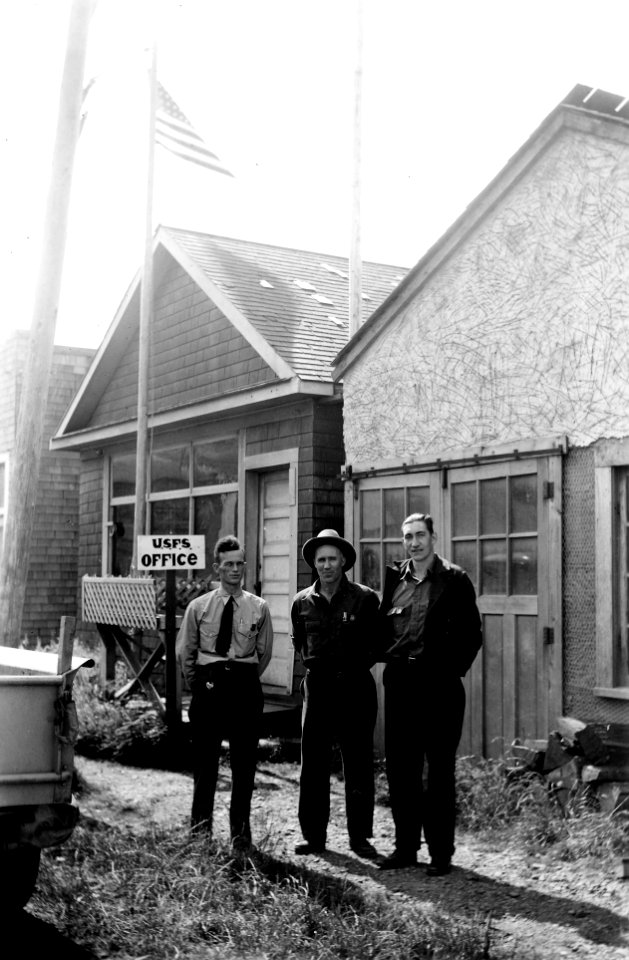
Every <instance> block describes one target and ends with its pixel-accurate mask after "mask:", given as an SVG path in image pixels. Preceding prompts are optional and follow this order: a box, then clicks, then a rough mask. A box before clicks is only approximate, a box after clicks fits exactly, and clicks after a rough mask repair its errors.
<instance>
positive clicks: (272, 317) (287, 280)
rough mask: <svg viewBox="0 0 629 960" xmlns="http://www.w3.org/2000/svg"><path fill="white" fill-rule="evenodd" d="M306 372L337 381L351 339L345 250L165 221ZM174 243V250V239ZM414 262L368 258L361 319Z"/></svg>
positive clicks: (165, 232)
mask: <svg viewBox="0 0 629 960" xmlns="http://www.w3.org/2000/svg"><path fill="white" fill-rule="evenodd" d="M157 236H158V239H159V238H160V237H161V238H162V239H163V240H167V238H168V237H170V238H171V239H172V240H173V241H174V243H175V244H176V245H177V246H179V247H180V248H181V249H182V250H183V251H185V253H186V254H187V255H188V256H189V257H190V258H191V259H192V260H193V261H194V262H195V263H196V264H197V265H198V267H199V268H200V269H201V270H202V271H203V273H204V275H205V276H206V277H207V278H208V280H210V281H211V282H212V283H213V284H215V285H216V287H218V288H219V290H221V292H222V293H223V294H224V296H225V297H226V298H227V299H228V300H230V301H231V303H232V304H233V305H234V306H235V307H236V308H237V309H238V310H239V311H240V312H241V313H242V314H243V315H244V316H245V317H246V318H247V320H249V322H250V323H251V324H252V325H253V326H254V327H255V328H256V330H257V331H258V333H260V335H261V336H263V337H264V338H265V339H266V340H267V341H268V343H269V344H270V345H271V346H272V347H273V349H274V350H275V351H276V352H277V353H278V354H279V356H280V357H282V359H284V360H285V361H286V362H287V363H288V364H289V366H290V367H291V368H292V370H293V371H294V373H295V374H296V375H297V376H298V377H300V378H301V379H304V380H324V381H331V379H332V376H331V361H332V358H333V357H334V356H335V355H336V354H337V353H338V351H339V350H340V349H341V348H342V347H343V346H344V345H345V344H346V343H347V339H348V336H349V334H348V327H349V323H348V314H349V265H348V259H347V258H346V257H337V256H330V255H329V254H323V253H312V252H310V251H306V250H294V249H292V248H289V247H278V246H270V245H268V244H264V243H252V242H251V241H248V240H235V239H230V238H227V237H217V236H212V235H208V234H205V233H196V232H193V231H190V230H182V229H179V228H176V227H168V226H164V227H161V228H160V230H159V231H158V235H157ZM168 246H169V249H170V250H171V252H173V250H172V247H171V245H170V244H169V245H168ZM406 272H407V268H405V267H398V266H389V265H386V264H380V263H370V262H363V264H362V320H366V319H367V317H368V316H369V315H370V314H371V313H372V312H373V311H374V310H375V309H376V307H378V306H379V305H380V304H381V303H382V302H383V300H385V299H386V297H387V296H388V295H389V294H390V293H391V292H392V290H394V289H395V287H397V285H398V284H399V282H400V281H401V280H402V279H403V277H404V275H405V274H406Z"/></svg>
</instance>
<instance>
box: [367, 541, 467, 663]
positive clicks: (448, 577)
mask: <svg viewBox="0 0 629 960" xmlns="http://www.w3.org/2000/svg"><path fill="white" fill-rule="evenodd" d="M408 562H409V561H405V562H404V563H398V564H396V565H395V566H393V567H387V568H386V574H385V581H384V591H383V594H382V603H381V605H380V612H381V615H382V619H381V623H384V627H383V634H382V636H383V643H382V646H381V649H380V654H379V656H378V659H379V660H383V661H385V662H388V661H390V660H392V659H393V658H392V657H391V656H389V654H388V651H389V650H390V648H391V646H392V645H393V642H394V639H393V629H392V617H391V616H387V613H388V612H389V610H391V608H392V607H393V594H394V592H395V588H396V587H397V585H398V583H399V582H400V580H401V579H402V576H403V574H404V571H405V570H406V568H407V565H408ZM481 644H482V627H481V618H480V613H479V612H478V607H477V606H476V593H475V591H474V586H473V584H472V581H471V580H470V578H469V577H468V575H467V574H466V573H465V571H464V570H462V569H461V567H457V566H456V564H454V563H450V562H449V561H448V560H443V559H442V558H441V557H439V556H437V554H435V559H434V564H433V567H432V570H431V573H430V594H429V599H428V607H427V610H426V619H425V622H424V632H423V652H422V654H421V657H420V661H421V665H422V667H423V669H424V670H425V672H426V673H427V674H432V675H434V676H435V677H437V676H439V677H443V676H447V675H450V676H452V675H454V676H458V677H464V676H465V674H466V673H467V671H468V670H469V668H470V667H471V665H472V663H473V662H474V658H475V657H476V654H477V653H478V651H479V650H480V647H481Z"/></svg>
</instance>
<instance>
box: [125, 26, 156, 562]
mask: <svg viewBox="0 0 629 960" xmlns="http://www.w3.org/2000/svg"><path fill="white" fill-rule="evenodd" d="M150 55H151V62H150V67H149V122H148V131H147V134H148V142H147V154H146V156H147V171H146V209H145V219H144V262H143V267H142V282H141V294H140V331H139V349H138V413H137V439H136V461H135V531H134V537H133V559H132V563H131V569H132V572H135V571H136V570H137V559H138V558H137V543H138V536H143V535H144V534H146V533H147V531H148V496H147V492H148V491H147V487H148V484H147V469H148V392H149V391H148V386H149V363H150V332H151V318H152V314H153V195H154V180H155V113H156V105H157V43H156V41H155V39H153V41H152V44H151V54H150Z"/></svg>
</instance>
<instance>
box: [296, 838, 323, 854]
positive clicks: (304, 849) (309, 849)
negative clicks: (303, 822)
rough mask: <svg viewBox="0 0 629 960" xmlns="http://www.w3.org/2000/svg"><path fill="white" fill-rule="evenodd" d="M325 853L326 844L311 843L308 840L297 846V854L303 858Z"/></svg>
mask: <svg viewBox="0 0 629 960" xmlns="http://www.w3.org/2000/svg"><path fill="white" fill-rule="evenodd" d="M324 851H325V843H309V842H308V840H305V841H304V842H303V843H298V844H296V845H295V853H298V854H299V855H300V856H302V857H307V856H308V854H311V853H324Z"/></svg>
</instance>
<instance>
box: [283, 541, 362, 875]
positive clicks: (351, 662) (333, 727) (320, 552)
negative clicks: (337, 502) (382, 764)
mask: <svg viewBox="0 0 629 960" xmlns="http://www.w3.org/2000/svg"><path fill="white" fill-rule="evenodd" d="M302 554H303V558H304V560H305V561H306V563H307V564H308V565H309V566H310V567H312V568H313V569H314V570H316V572H317V574H318V579H317V580H316V581H315V583H313V584H312V586H310V587H308V588H307V589H306V590H301V591H300V592H299V593H298V594H297V595H296V596H295V598H294V600H293V604H292V608H291V621H292V638H293V644H294V646H295V649H296V650H297V651H298V652H299V653H300V654H301V657H302V660H303V662H304V664H305V666H306V676H305V678H304V681H303V685H302V693H303V697H304V704H303V711H302V736H301V774H300V781H299V824H300V826H301V830H302V833H303V835H304V842H303V843H299V844H297V846H296V847H295V852H296V853H299V854H311V853H322V852H323V851H324V850H325V843H326V832H327V826H328V821H329V819H330V767H331V759H332V747H333V744H334V743H335V742H336V743H337V744H338V746H339V748H340V751H341V757H342V760H343V773H344V777H345V805H346V811H347V830H348V833H349V841H350V847H351V849H352V850H353V851H354V852H355V853H357V854H358V856H361V857H375V856H377V853H376V850H375V848H374V847H373V846H372V844H371V843H369V839H368V838H369V837H371V836H372V834H373V810H374V769H373V731H374V726H375V722H376V714H377V710H378V705H377V695H376V685H375V681H374V678H373V676H372V675H371V673H370V668H371V666H372V665H373V664H374V662H375V660H376V643H377V640H378V622H379V612H378V607H379V600H378V594H377V593H376V592H375V591H374V590H371V589H370V588H369V587H365V586H363V585H362V584H360V583H354V582H351V581H350V580H348V579H347V576H346V571H347V570H350V569H351V568H352V567H353V566H354V563H355V561H356V551H355V550H354V548H353V546H352V545H351V543H350V542H349V541H348V540H344V539H343V537H340V536H339V535H338V533H337V532H336V530H322V531H321V533H320V534H319V535H318V536H317V537H312V539H310V540H308V541H307V543H305V544H304V547H303V550H302Z"/></svg>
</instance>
